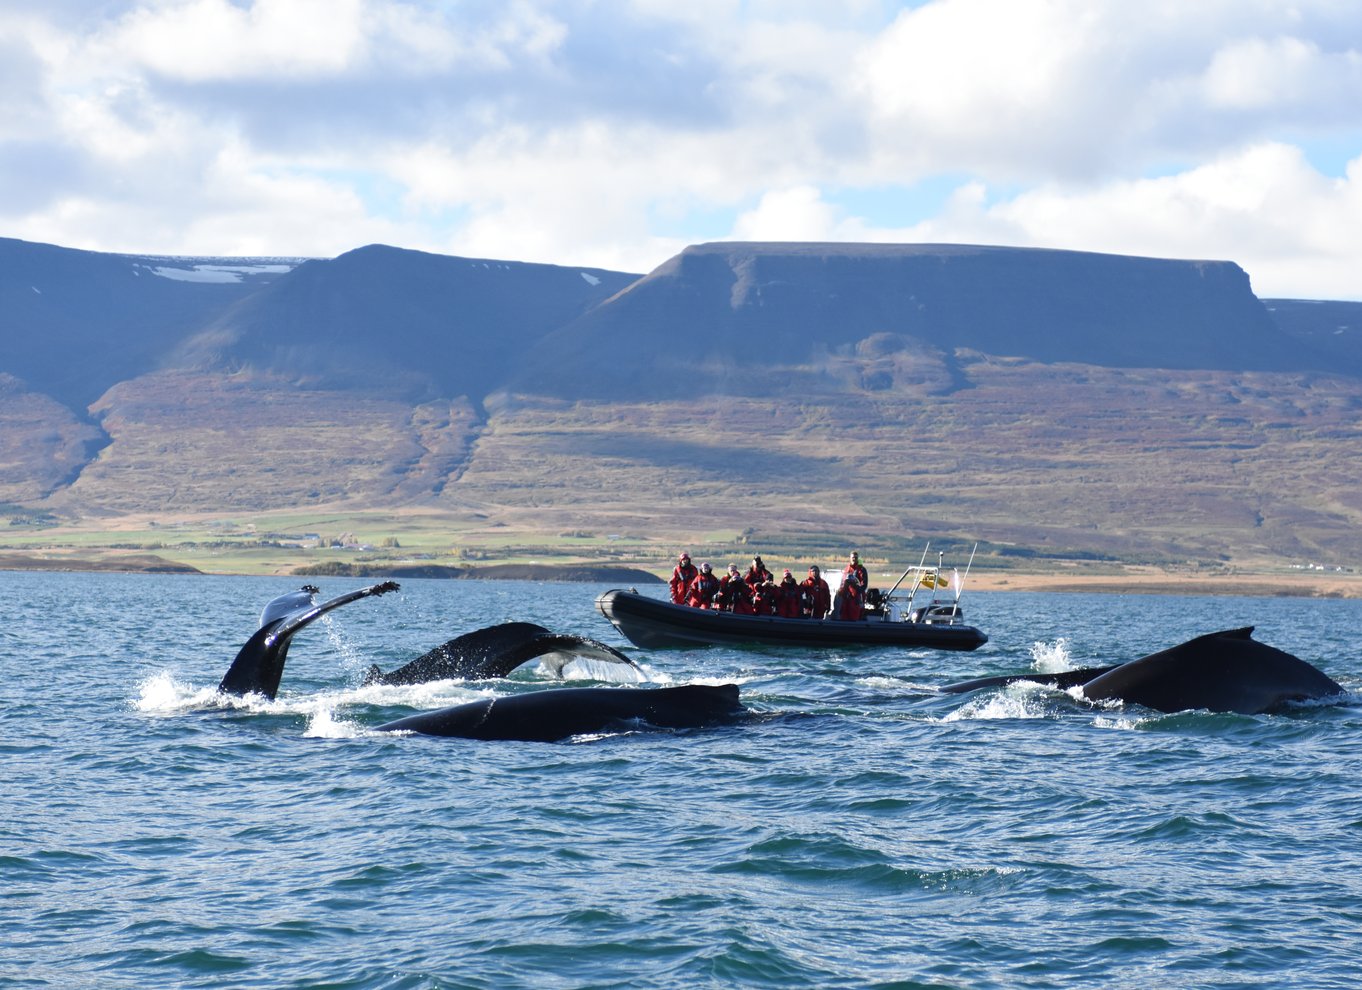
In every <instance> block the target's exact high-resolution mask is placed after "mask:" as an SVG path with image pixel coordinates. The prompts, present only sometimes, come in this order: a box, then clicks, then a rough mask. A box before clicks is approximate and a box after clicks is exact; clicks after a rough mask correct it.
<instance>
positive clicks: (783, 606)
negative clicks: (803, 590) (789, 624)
mask: <svg viewBox="0 0 1362 990" xmlns="http://www.w3.org/2000/svg"><path fill="white" fill-rule="evenodd" d="M799 601H800V594H799V582H798V581H796V580H795V579H794V575H793V574H791V573H790V569H789V568H788V567H787V568H785V574H784V576H783V577H782V578H781V579H780V584H778V585H776V615H778V616H780V617H781V618H782V619H797V618H799V616H800V609H799Z"/></svg>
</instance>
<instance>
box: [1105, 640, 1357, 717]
mask: <svg viewBox="0 0 1362 990" xmlns="http://www.w3.org/2000/svg"><path fill="white" fill-rule="evenodd" d="M1342 693H1343V688H1342V687H1341V686H1340V685H1339V684H1338V683H1337V682H1335V681H1334V680H1333V679H1332V678H1330V677H1328V676H1327V675H1326V674H1324V673H1323V672H1322V671H1320V670H1319V669H1317V668H1315V667H1313V666H1311V665H1310V664H1308V663H1306V662H1305V661H1304V660H1301V659H1300V658H1299V657H1295V656H1292V655H1291V654H1290V653H1287V652H1285V651H1283V650H1279V649H1277V648H1276V647H1273V646H1268V645H1267V644H1266V643H1260V642H1258V641H1257V640H1255V639H1254V638H1253V627H1252V626H1247V627H1244V628H1242V629H1227V630H1224V631H1222V632H1215V633H1208V634H1207V635H1205V636H1198V637H1197V638H1195V639H1191V640H1188V641H1187V642H1185V643H1181V644H1179V645H1177V646H1174V647H1171V648H1170V649H1167V650H1161V651H1160V652H1158V653H1152V654H1150V655H1149V656H1147V657H1141V658H1140V659H1139V660H1132V661H1131V662H1130V663H1126V664H1122V665H1121V666H1119V667H1115V668H1113V669H1112V670H1110V671H1108V672H1106V673H1104V674H1102V675H1100V676H1098V677H1095V678H1093V679H1092V680H1090V681H1088V682H1087V683H1086V684H1084V685H1083V695H1084V697H1086V698H1088V699H1089V700H1090V701H1108V700H1119V701H1123V702H1126V703H1127V704H1137V705H1143V706H1144V707H1146V708H1153V709H1155V710H1156V711H1161V712H1179V711H1187V710H1189V709H1207V710H1209V711H1217V712H1238V713H1239V714H1242V715H1257V714H1260V713H1262V712H1266V711H1270V710H1272V709H1275V708H1280V707H1281V706H1282V705H1284V704H1286V703H1288V702H1293V701H1308V700H1313V699H1316V698H1326V697H1330V696H1333V695H1338V694H1342Z"/></svg>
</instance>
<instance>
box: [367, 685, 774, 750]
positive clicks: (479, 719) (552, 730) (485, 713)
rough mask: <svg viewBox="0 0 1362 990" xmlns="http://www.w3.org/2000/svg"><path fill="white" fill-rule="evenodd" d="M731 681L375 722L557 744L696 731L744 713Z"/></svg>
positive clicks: (544, 695)
mask: <svg viewBox="0 0 1362 990" xmlns="http://www.w3.org/2000/svg"><path fill="white" fill-rule="evenodd" d="M746 710H747V709H745V708H744V707H743V705H742V702H741V701H739V699H738V685H736V684H720V685H705V684H687V685H683V686H681V687H669V688H550V689H548V690H543V691H534V692H531V693H529V694H518V695H512V696H510V697H505V698H487V699H483V700H481V701H473V702H470V703H468V704H466V705H456V706H454V707H453V708H445V709H442V710H440V711H434V712H423V713H421V714H419V715H411V716H408V717H407V718H402V719H398V720H397V721H395V722H389V723H387V724H386V725H380V726H379V727H378V731H380V732H419V733H422V734H424V735H429V736H459V737H462V738H465V739H503V740H521V741H524V742H557V741H559V740H562V739H567V738H569V737H571V736H579V735H583V734H585V733H595V732H604V731H608V730H611V729H616V728H622V727H630V726H637V725H643V726H651V727H653V728H658V729H696V728H702V727H705V726H711V725H720V724H723V723H725V722H729V721H732V720H733V719H734V718H736V717H738V716H739V715H741V714H742V713H743V712H745V711H746Z"/></svg>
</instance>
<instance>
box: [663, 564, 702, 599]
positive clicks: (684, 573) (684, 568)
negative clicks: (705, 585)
mask: <svg viewBox="0 0 1362 990" xmlns="http://www.w3.org/2000/svg"><path fill="white" fill-rule="evenodd" d="M699 573H700V572H699V571H697V570H696V569H695V565H694V564H692V563H691V562H690V554H688V553H682V554H681V556H680V557H678V558H677V560H676V567H674V568H673V569H672V579H671V580H670V581H668V582H667V583H668V584H669V585H671V589H672V602H673V604H676V605H684V604H686V599H687V598H688V597H689V596H690V585H691V582H692V581H694V580H695V578H696V576H697V575H698V574H699Z"/></svg>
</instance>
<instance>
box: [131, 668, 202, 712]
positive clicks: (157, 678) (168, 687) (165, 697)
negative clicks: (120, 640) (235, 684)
mask: <svg viewBox="0 0 1362 990" xmlns="http://www.w3.org/2000/svg"><path fill="white" fill-rule="evenodd" d="M217 697H219V695H218V691H217V688H215V687H213V688H196V687H194V686H193V685H192V684H185V683H184V682H182V681H177V680H176V679H175V675H173V674H172V673H170V671H168V670H163V671H161V672H160V673H158V674H153V675H152V676H151V677H148V678H147V679H146V680H145V681H142V683H140V684H138V685H137V697H136V698H134V699H133V702H132V706H133V708H135V709H136V710H137V711H139V712H142V713H143V714H146V715H179V714H181V713H183V712H186V711H192V710H194V709H196V708H204V707H208V706H212V705H214V704H216V700H215V699H216V698H217Z"/></svg>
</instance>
